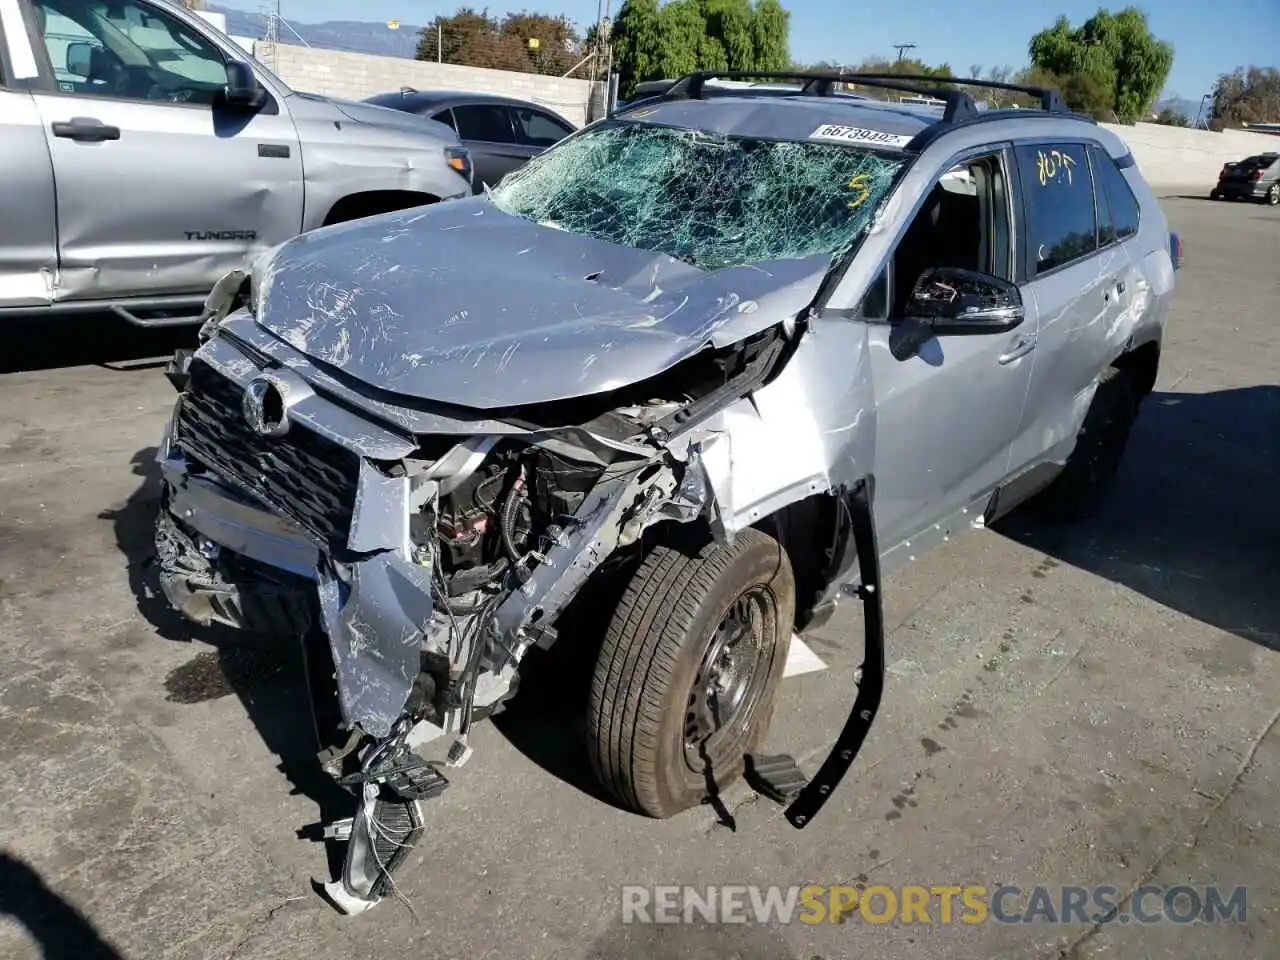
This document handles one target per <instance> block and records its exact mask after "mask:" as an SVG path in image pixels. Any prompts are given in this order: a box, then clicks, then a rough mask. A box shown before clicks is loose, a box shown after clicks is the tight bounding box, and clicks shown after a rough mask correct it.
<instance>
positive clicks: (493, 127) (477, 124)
mask: <svg viewBox="0 0 1280 960" xmlns="http://www.w3.org/2000/svg"><path fill="white" fill-rule="evenodd" d="M453 115H454V117H455V118H457V122H458V136H459V137H461V138H462V139H463V140H484V141H487V142H488V143H515V139H516V138H515V134H514V133H513V132H512V130H511V116H510V114H508V113H507V108H506V107H501V106H498V105H496V104H490V103H476V104H472V105H470V106H466V107H454V108H453Z"/></svg>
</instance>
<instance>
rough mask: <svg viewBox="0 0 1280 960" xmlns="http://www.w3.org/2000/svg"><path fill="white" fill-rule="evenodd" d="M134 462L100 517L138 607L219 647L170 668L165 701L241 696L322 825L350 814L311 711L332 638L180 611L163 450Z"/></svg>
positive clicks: (183, 638)
mask: <svg viewBox="0 0 1280 960" xmlns="http://www.w3.org/2000/svg"><path fill="white" fill-rule="evenodd" d="M132 465H133V472H134V474H135V475H137V476H138V477H139V478H140V484H139V486H138V488H137V490H135V491H134V493H133V494H132V495H131V496H130V497H129V499H128V500H127V501H126V502H125V504H124V505H123V506H122V507H120V508H119V509H116V510H109V511H106V512H104V513H103V514H102V515H101V516H102V519H107V520H110V521H111V522H112V524H113V526H114V530H115V537H116V544H117V546H118V547H119V549H120V551H121V553H123V554H124V555H125V558H126V560H127V563H128V573H129V586H130V588H131V590H132V591H133V595H134V598H135V602H136V603H137V608H138V612H139V613H140V614H141V615H142V616H143V618H144V619H145V620H146V621H147V622H148V623H149V624H150V625H151V626H152V627H153V628H154V629H155V631H156V633H157V634H158V635H159V636H161V637H162V638H164V639H165V640H168V641H172V642H175V643H191V642H192V641H199V642H201V643H202V644H206V645H208V646H209V647H211V648H212V651H207V652H201V653H198V654H195V655H194V656H193V657H192V659H191V660H190V661H188V662H187V663H186V664H184V665H183V666H181V667H179V668H177V669H176V670H174V671H172V672H171V673H170V674H169V676H168V677H167V678H166V680H165V690H166V692H167V696H166V699H167V700H169V701H170V702H172V703H180V704H191V703H199V702H203V701H206V700H211V699H216V698H219V697H223V696H231V695H235V696H236V697H238V698H239V700H240V702H241V703H242V704H243V706H244V709H245V712H246V713H247V714H248V716H249V718H250V720H251V721H252V722H253V724H254V726H255V727H256V728H257V730H258V732H259V734H260V735H261V737H262V739H263V742H264V743H265V744H266V746H267V748H268V749H269V750H270V751H271V752H272V753H273V754H275V755H276V757H277V758H278V760H279V764H278V769H279V771H280V772H281V773H282V774H283V775H284V776H285V778H286V779H287V780H288V782H289V784H290V785H291V788H292V792H293V793H294V794H296V795H301V796H305V797H307V798H308V799H310V800H311V801H312V802H314V803H315V804H316V806H317V808H318V816H317V821H318V824H325V823H329V822H332V821H333V820H336V819H340V818H343V817H348V816H350V815H351V809H352V798H351V795H350V794H349V793H347V792H346V791H345V790H343V789H342V788H341V787H339V786H338V785H337V784H336V783H334V781H333V779H332V778H331V777H329V776H328V775H327V774H326V773H324V771H323V770H322V769H321V768H320V765H319V762H318V761H317V758H316V753H317V751H318V750H319V749H320V747H319V744H318V740H317V736H316V726H315V723H314V722H313V716H312V710H311V696H310V687H309V677H308V672H307V659H308V658H317V657H320V658H324V659H323V660H322V662H321V663H319V664H316V663H315V662H314V660H313V670H312V673H311V676H312V677H314V676H315V675H316V674H322V675H325V676H328V675H331V673H332V659H331V658H330V657H329V653H328V644H327V641H325V640H324V638H323V637H322V636H318V635H312V636H309V637H305V638H301V640H299V639H298V638H293V637H285V636H279V637H270V636H262V635H257V634H255V635H248V634H244V633H241V632H239V631H236V630H231V629H227V628H223V627H220V626H213V627H201V626H199V625H197V624H194V623H191V622H190V621H188V620H186V619H185V618H183V617H182V616H181V615H179V614H178V613H177V612H176V611H174V610H173V608H172V607H171V606H170V605H169V603H168V601H167V600H166V599H165V597H164V594H163V593H162V592H161V589H160V582H159V577H158V570H157V568H156V565H155V559H156V554H155V541H154V538H153V532H152V531H153V528H154V523H155V517H156V511H157V510H158V509H159V507H160V489H161V484H160V467H159V464H157V463H156V448H154V447H151V448H147V449H144V450H140V451H139V452H138V453H136V454H135V455H134V457H133V460H132ZM317 640H318V641H319V642H317ZM326 663H327V665H328V669H327V671H326V668H325V664H326ZM316 827H317V825H316V824H313V825H298V831H299V836H300V837H303V838H307V839H317V837H318V831H317V829H316ZM342 847H343V845H342V844H339V843H329V844H327V845H326V853H327V855H328V858H329V864H330V867H331V869H333V870H337V869H339V868H340V867H341V864H342V858H343V856H344V853H343V849H342Z"/></svg>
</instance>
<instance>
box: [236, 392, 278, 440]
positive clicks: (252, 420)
mask: <svg viewBox="0 0 1280 960" xmlns="http://www.w3.org/2000/svg"><path fill="white" fill-rule="evenodd" d="M286 389H287V388H286V387H285V385H284V384H283V383H281V382H280V381H279V380H277V379H276V378H275V377H256V378H255V379H254V380H253V381H252V382H251V383H250V384H249V386H248V387H247V388H246V389H245V391H244V399H243V400H242V401H241V405H242V407H243V408H244V419H245V422H246V423H247V424H249V429H250V430H252V431H253V432H254V433H257V434H260V435H262V436H264V437H282V436H284V435H285V434H286V433H288V432H289V411H288V401H287V399H286Z"/></svg>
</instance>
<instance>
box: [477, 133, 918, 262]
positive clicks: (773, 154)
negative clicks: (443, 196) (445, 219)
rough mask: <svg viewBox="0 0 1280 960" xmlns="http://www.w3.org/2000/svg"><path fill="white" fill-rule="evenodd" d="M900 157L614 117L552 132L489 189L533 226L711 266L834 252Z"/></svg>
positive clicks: (860, 225)
mask: <svg viewBox="0 0 1280 960" xmlns="http://www.w3.org/2000/svg"><path fill="white" fill-rule="evenodd" d="M902 165H903V160H902V159H901V158H896V157H892V156H889V155H885V154H880V153H875V152H872V151H868V150H862V149H857V148H854V147H848V146H840V145H833V144H826V143H815V142H811V141H780V140H764V139H753V138H748V137H729V136H723V135H720V134H713V133H707V132H704V131H697V130H687V129H683V128H676V127H664V126H657V125H652V124H641V123H620V122H614V123H606V124H601V125H599V126H593V127H589V128H588V129H586V130H584V131H582V132H581V133H579V134H578V135H577V136H575V137H572V138H570V139H568V140H565V141H563V142H562V143H560V144H559V145H558V146H556V147H554V148H553V149H551V150H548V151H546V152H545V153H543V154H541V155H539V156H538V157H536V158H534V159H533V160H532V161H530V162H529V163H528V164H526V165H525V166H524V167H522V168H521V169H519V170H517V171H515V172H514V173H511V174H508V175H507V177H505V178H504V179H503V180H502V182H501V183H500V184H499V185H498V186H497V187H494V188H492V189H490V190H489V194H488V195H489V198H490V200H491V201H492V202H493V203H494V204H495V205H496V206H497V207H498V208H499V209H501V210H503V211H504V212H506V213H509V214H513V215H515V216H519V217H523V218H525V219H527V220H532V221H534V222H536V223H539V224H542V225H544V226H548V227H555V228H557V229H561V230H566V231H568V232H570V233H575V234H581V235H585V236H590V237H594V238H596V239H599V240H605V241H608V242H610V243H616V244H620V245H622V246H627V247H634V248H638V249H642V250H651V251H654V252H660V253H666V254H669V255H670V256H672V257H674V258H676V259H677V260H682V261H684V262H686V263H690V264H693V265H694V266H696V267H699V268H701V269H704V270H718V269H721V268H724V267H735V266H743V265H745V264H751V263H762V262H765V261H769V260H789V259H801V258H804V257H810V256H814V255H816V254H827V255H829V256H830V257H831V258H832V259H833V260H835V259H838V258H839V257H841V256H843V255H844V254H845V253H847V252H848V251H849V250H850V249H852V248H853V247H854V245H855V244H857V242H858V241H859V240H860V239H861V237H862V235H863V234H864V233H865V232H866V230H867V227H868V225H869V224H870V222H871V219H872V217H873V216H874V214H875V211H876V209H877V208H878V207H879V205H880V202H881V201H882V200H883V199H884V197H885V194H886V193H887V192H888V190H889V188H890V187H891V186H892V184H893V182H894V179H895V178H896V176H897V174H898V172H899V171H900V170H901V169H902Z"/></svg>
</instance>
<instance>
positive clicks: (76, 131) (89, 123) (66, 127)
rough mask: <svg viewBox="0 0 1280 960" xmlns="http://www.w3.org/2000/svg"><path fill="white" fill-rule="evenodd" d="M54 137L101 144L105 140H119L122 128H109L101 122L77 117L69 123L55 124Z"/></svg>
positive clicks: (60, 122)
mask: <svg viewBox="0 0 1280 960" xmlns="http://www.w3.org/2000/svg"><path fill="white" fill-rule="evenodd" d="M53 135H54V136H55V137H61V138H63V139H64V140H79V141H81V142H82V143H101V142H103V141H104V140H119V139H120V128H119V127H112V126H108V125H107V124H105V123H103V122H102V121H100V120H93V119H90V118H85V117H75V118H74V119H72V120H71V121H69V122H62V121H59V122H57V123H55V124H54V125H53Z"/></svg>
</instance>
